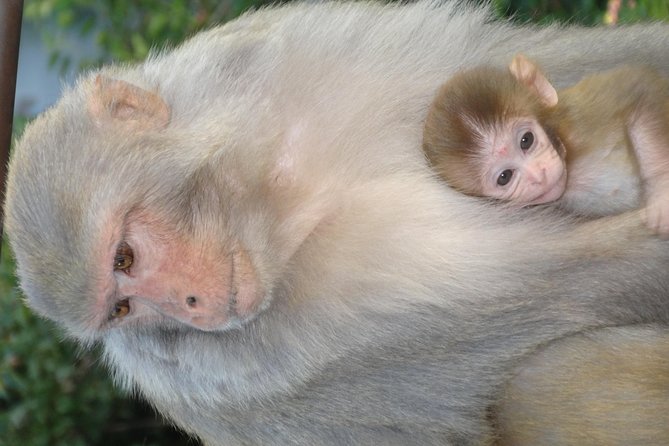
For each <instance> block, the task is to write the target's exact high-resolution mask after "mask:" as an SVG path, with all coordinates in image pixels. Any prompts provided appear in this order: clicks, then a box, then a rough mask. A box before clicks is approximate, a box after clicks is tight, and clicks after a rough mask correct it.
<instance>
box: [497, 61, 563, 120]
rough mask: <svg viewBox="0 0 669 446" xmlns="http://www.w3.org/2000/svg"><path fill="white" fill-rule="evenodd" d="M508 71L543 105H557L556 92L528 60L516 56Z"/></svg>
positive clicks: (537, 68)
mask: <svg viewBox="0 0 669 446" xmlns="http://www.w3.org/2000/svg"><path fill="white" fill-rule="evenodd" d="M509 71H511V74H513V76H514V77H515V78H516V80H518V82H520V83H521V84H523V85H525V86H527V87H529V88H531V89H532V90H534V92H535V93H536V94H537V95H538V96H539V99H540V100H541V102H543V103H544V104H545V105H547V106H548V107H554V106H555V105H557V103H558V95H557V91H555V88H554V87H553V86H552V85H551V83H550V82H548V79H546V76H544V73H542V72H541V70H540V69H539V67H537V66H536V65H535V64H534V62H532V61H531V60H530V59H528V58H527V57H525V56H523V55H522V54H516V56H515V57H514V58H513V60H512V61H511V64H510V65H509Z"/></svg>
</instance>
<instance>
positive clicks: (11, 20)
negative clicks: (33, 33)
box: [0, 0, 23, 247]
mask: <svg viewBox="0 0 669 446" xmlns="http://www.w3.org/2000/svg"><path fill="white" fill-rule="evenodd" d="M22 18H23V0H2V1H0V200H1V201H0V203H2V205H3V206H4V203H5V189H6V184H5V183H6V182H7V161H8V159H9V146H10V145H11V143H12V120H13V118H14V98H15V94H16V70H17V66H18V61H19V40H20V38H21V19H22ZM3 221H4V210H2V206H0V241H1V240H2V222H3ZM1 246H2V245H1V244H0V247H1Z"/></svg>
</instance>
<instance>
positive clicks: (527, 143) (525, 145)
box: [520, 132, 534, 150]
mask: <svg viewBox="0 0 669 446" xmlns="http://www.w3.org/2000/svg"><path fill="white" fill-rule="evenodd" d="M533 143H534V134H533V133H532V132H525V133H524V134H523V137H522V138H520V148H521V149H523V150H528V149H529V148H530V147H532V144H533Z"/></svg>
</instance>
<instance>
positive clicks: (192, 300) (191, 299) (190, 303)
mask: <svg viewBox="0 0 669 446" xmlns="http://www.w3.org/2000/svg"><path fill="white" fill-rule="evenodd" d="M186 304H187V305H188V306H189V307H191V308H193V307H195V305H197V298H196V297H195V296H188V297H187V298H186Z"/></svg>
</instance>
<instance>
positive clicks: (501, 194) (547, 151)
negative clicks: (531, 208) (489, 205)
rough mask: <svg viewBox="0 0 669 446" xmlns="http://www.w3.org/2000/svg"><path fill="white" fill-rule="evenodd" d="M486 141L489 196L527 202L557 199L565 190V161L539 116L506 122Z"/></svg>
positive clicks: (485, 178) (485, 174) (485, 179)
mask: <svg viewBox="0 0 669 446" xmlns="http://www.w3.org/2000/svg"><path fill="white" fill-rule="evenodd" d="M485 145H486V149H487V150H488V151H487V152H485V153H486V154H487V155H488V158H487V159H486V160H485V161H484V162H483V194H484V195H485V196H489V197H492V198H497V199H500V200H505V201H511V202H514V203H518V204H519V205H521V206H527V205H533V204H541V203H548V202H551V201H554V200H557V199H558V198H560V197H561V196H562V194H563V193H564V191H565V187H566V184H567V170H566V165H565V161H564V159H563V158H562V157H561V156H560V154H559V152H558V151H557V150H556V148H555V147H554V146H553V144H552V143H551V141H550V139H549V138H548V135H546V132H545V131H544V129H543V128H542V127H541V125H539V123H538V122H537V121H536V120H534V119H529V118H528V119H518V120H515V121H512V122H509V123H506V124H505V125H504V126H501V127H500V128H499V129H498V130H497V131H495V132H494V134H493V135H491V137H489V138H488V139H487V140H486V141H485Z"/></svg>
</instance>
